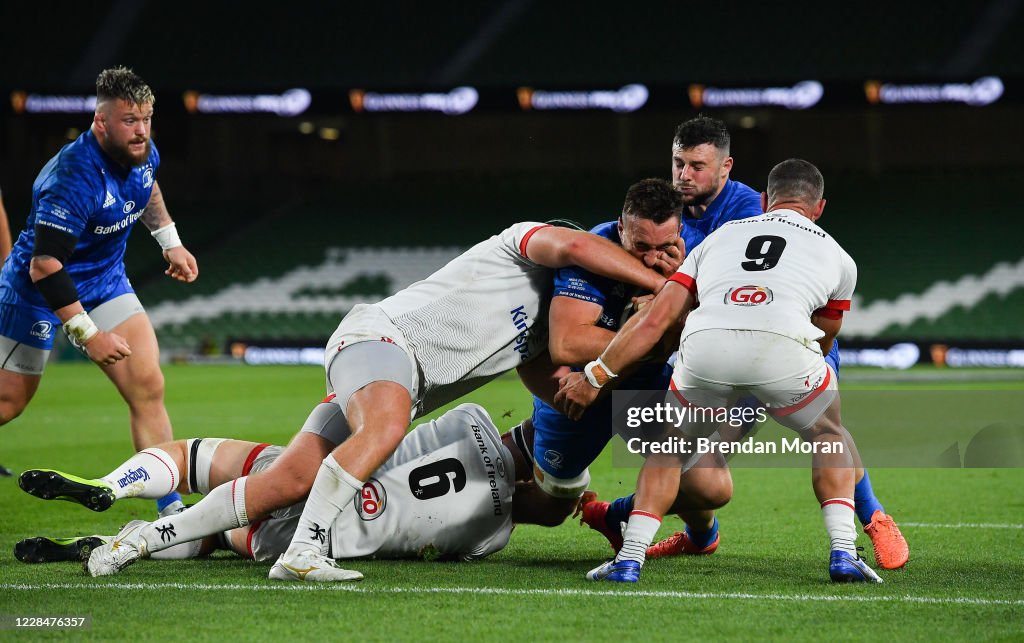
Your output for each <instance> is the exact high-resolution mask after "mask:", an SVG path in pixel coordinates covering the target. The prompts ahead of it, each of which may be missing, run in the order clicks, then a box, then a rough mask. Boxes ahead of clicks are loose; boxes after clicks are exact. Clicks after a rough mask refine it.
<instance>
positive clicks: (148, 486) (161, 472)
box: [102, 447, 181, 500]
mask: <svg viewBox="0 0 1024 643" xmlns="http://www.w3.org/2000/svg"><path fill="white" fill-rule="evenodd" d="M102 479H103V480H104V481H105V482H106V483H107V484H109V485H110V486H111V487H113V489H114V497H115V498H117V499H118V500H120V499H121V498H163V497H164V496H166V495H167V494H169V493H171V492H172V491H174V490H175V489H176V488H177V487H178V483H179V482H180V481H181V473H180V472H179V471H178V465H176V464H175V463H174V458H172V457H171V456H170V455H169V454H168V453H167V452H166V451H164V450H163V449H157V448H156V447H150V448H148V449H143V450H142V451H139V452H138V453H136V454H135V455H133V456H132V457H131V458H129V459H128V461H127V462H125V463H124V464H122V465H121V466H119V467H118V468H116V469H114V470H113V471H111V472H110V473H109V474H107V475H105V476H103V478H102Z"/></svg>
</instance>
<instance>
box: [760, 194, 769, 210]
mask: <svg viewBox="0 0 1024 643" xmlns="http://www.w3.org/2000/svg"><path fill="white" fill-rule="evenodd" d="M767 211H768V193H767V192H762V193H761V212H767Z"/></svg>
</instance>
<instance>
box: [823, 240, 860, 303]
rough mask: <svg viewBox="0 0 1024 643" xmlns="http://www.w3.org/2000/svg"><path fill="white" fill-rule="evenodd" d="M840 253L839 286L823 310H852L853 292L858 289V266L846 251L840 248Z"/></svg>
mask: <svg viewBox="0 0 1024 643" xmlns="http://www.w3.org/2000/svg"><path fill="white" fill-rule="evenodd" d="M839 253H840V255H839V262H840V264H841V273H840V276H839V285H837V286H836V289H835V291H834V292H833V293H832V294H831V295H830V296H829V300H828V303H827V304H825V306H823V308H831V309H833V310H843V311H845V310H850V301H851V300H852V299H853V290H854V288H856V287H857V264H856V263H854V261H853V257H851V256H850V255H848V254H846V251H845V250H843V249H842V248H839Z"/></svg>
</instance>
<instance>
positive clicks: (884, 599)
mask: <svg viewBox="0 0 1024 643" xmlns="http://www.w3.org/2000/svg"><path fill="white" fill-rule="evenodd" d="M0 589H3V590H15V591H36V590H54V589H72V590H75V589H97V590H101V591H109V590H112V589H118V590H127V591H137V590H166V589H185V590H193V591H217V590H220V591H224V590H227V591H251V592H353V593H356V594H492V595H501V596H559V597H574V596H586V597H593V596H598V597H600V596H611V597H626V598H673V599H675V598H685V599H703V600H748V601H797V602H823V603H843V602H852V603H893V602H896V603H918V604H924V605H1020V606H1024V600H1013V599H1002V598H972V597H954V598H941V597H932V596H909V595H905V594H902V595H901V594H896V595H885V596H841V595H835V594H822V595H814V594H747V593H739V592H722V593H713V592H673V591H643V590H604V591H602V590H591V589H509V588H503V587H367V586H365V585H364V586H359V585H351V584H344V585H334V584H319V583H317V584H308V585H306V584H293V583H288V584H280V585H241V584H237V583H236V584H225V585H218V584H189V583H109V584H107V583H95V584H81V585H78V584H74V583H40V584H38V585H29V584H24V583H4V584H0Z"/></svg>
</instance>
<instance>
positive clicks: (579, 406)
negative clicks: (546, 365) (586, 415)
mask: <svg viewBox="0 0 1024 643" xmlns="http://www.w3.org/2000/svg"><path fill="white" fill-rule="evenodd" d="M599 392H600V389H596V388H594V387H593V386H591V385H590V382H588V381H587V377H586V375H584V374H583V373H569V374H568V375H566V376H565V377H563V378H562V379H561V380H560V381H559V382H558V393H555V399H554V402H555V408H556V409H558V410H559V411H560V412H561V413H562V414H563V415H565V416H566V417H568V418H569V419H570V420H579V419H580V418H581V417H582V416H583V412H584V411H586V410H587V407H588V406H590V405H591V404H592V403H593V401H594V400H595V399H597V394H598V393H599Z"/></svg>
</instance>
